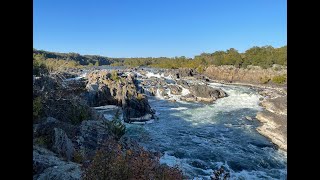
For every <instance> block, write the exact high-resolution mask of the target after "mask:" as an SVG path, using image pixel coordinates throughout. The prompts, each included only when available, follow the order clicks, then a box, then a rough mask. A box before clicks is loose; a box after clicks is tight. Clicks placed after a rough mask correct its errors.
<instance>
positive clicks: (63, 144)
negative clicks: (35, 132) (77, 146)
mask: <svg viewBox="0 0 320 180" xmlns="http://www.w3.org/2000/svg"><path fill="white" fill-rule="evenodd" d="M52 149H53V151H54V152H56V153H57V154H59V156H61V157H65V158H66V159H67V160H68V161H70V160H71V159H72V158H73V153H74V147H73V144H72V142H71V140H70V139H69V138H68V136H67V134H66V133H65V132H64V131H63V130H62V129H60V128H54V137H53V145H52Z"/></svg>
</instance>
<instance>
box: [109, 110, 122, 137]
mask: <svg viewBox="0 0 320 180" xmlns="http://www.w3.org/2000/svg"><path fill="white" fill-rule="evenodd" d="M110 129H111V132H112V133H113V134H114V135H115V137H116V139H117V140H119V139H120V138H121V137H122V136H123V135H124V134H125V132H126V126H125V125H124V124H123V123H122V122H121V120H120V112H119V110H118V111H117V112H116V114H115V116H114V117H113V119H112V121H111V123H110Z"/></svg>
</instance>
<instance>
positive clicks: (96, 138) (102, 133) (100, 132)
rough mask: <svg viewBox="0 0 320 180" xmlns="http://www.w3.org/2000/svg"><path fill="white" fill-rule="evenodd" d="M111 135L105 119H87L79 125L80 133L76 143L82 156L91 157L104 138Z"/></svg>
mask: <svg viewBox="0 0 320 180" xmlns="http://www.w3.org/2000/svg"><path fill="white" fill-rule="evenodd" d="M110 136H112V133H111V132H110V129H109V127H108V123H107V121H104V120H88V121H83V122H82V123H81V125H80V135H79V136H78V137H77V143H78V146H79V149H80V151H81V152H83V154H82V155H83V156H84V157H92V156H93V155H94V153H95V150H96V149H97V148H99V147H100V146H101V145H102V144H103V143H104V141H105V140H106V139H108V138H109V137H110Z"/></svg>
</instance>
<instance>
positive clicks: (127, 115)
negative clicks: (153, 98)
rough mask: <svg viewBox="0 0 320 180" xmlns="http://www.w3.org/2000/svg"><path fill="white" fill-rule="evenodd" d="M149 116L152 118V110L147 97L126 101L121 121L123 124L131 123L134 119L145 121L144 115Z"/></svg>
mask: <svg viewBox="0 0 320 180" xmlns="http://www.w3.org/2000/svg"><path fill="white" fill-rule="evenodd" d="M147 114H151V115H152V116H151V118H153V114H154V110H153V109H152V108H151V107H150V105H149V103H148V99H147V97H145V96H143V97H140V98H132V99H127V100H126V102H125V104H124V105H123V119H124V121H125V122H132V121H133V120H136V119H139V118H140V119H143V120H145V118H143V117H145V115H147Z"/></svg>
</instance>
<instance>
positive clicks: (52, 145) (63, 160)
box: [33, 117, 113, 180]
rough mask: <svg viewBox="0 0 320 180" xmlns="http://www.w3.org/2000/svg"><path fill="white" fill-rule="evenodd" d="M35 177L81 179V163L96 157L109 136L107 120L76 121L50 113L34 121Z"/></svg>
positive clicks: (110, 134)
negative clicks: (54, 116)
mask: <svg viewBox="0 0 320 180" xmlns="http://www.w3.org/2000/svg"><path fill="white" fill-rule="evenodd" d="M33 130H34V132H33V136H34V139H33V141H34V143H33V144H34V147H33V174H34V177H33V179H39V180H40V179H70V180H71V179H72V180H74V179H80V177H81V169H80V167H81V165H80V163H81V164H82V163H85V162H86V161H89V160H90V159H92V157H93V156H94V154H95V151H96V150H97V149H98V148H99V147H101V145H102V144H103V143H104V141H105V140H106V139H107V138H108V137H113V134H112V133H110V130H109V128H108V126H107V124H106V121H104V120H102V119H100V120H85V121H82V123H81V124H79V125H72V124H70V123H66V122H63V121H59V120H57V119H55V118H52V117H48V118H47V119H45V120H43V121H40V122H39V123H37V124H34V125H33Z"/></svg>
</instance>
